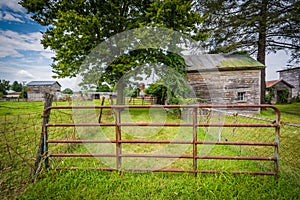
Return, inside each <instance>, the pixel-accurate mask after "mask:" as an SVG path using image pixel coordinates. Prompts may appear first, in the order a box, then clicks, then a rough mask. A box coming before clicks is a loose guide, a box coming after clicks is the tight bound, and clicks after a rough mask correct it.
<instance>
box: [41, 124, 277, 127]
mask: <svg viewBox="0 0 300 200" xmlns="http://www.w3.org/2000/svg"><path fill="white" fill-rule="evenodd" d="M116 125H117V126H136V127H139V126H150V127H153V126H155V127H163V126H169V127H193V126H197V127H277V126H278V125H276V124H195V125H193V124H177V123H175V124H172V123H166V124H156V123H120V124H115V123H92V124H46V125H45V126H47V127H83V126H100V127H101V126H116Z"/></svg>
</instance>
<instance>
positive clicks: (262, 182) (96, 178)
mask: <svg viewBox="0 0 300 200" xmlns="http://www.w3.org/2000/svg"><path fill="white" fill-rule="evenodd" d="M20 103H23V102H20ZM20 103H17V102H13V103H10V104H5V105H4V106H5V107H6V108H5V109H2V110H1V108H3V107H1V106H2V105H3V104H0V113H5V114H9V113H10V114H14V112H16V111H15V110H16V109H13V110H14V111H9V109H8V108H7V107H10V108H17V107H18V108H19V106H25V107H26V109H28V110H30V111H33V110H34V111H37V110H39V109H40V108H41V110H40V112H41V111H42V103H40V104H38V103H33V104H30V103H29V104H24V105H23V104H22V105H21V104H20ZM64 104H65V105H66V104H67V103H64ZM30 105H32V106H30ZM282 109H284V108H282ZM18 110H22V109H18ZM22 112H23V110H22ZM24 112H25V111H24ZM93 112H95V113H96V114H95V113H94V114H93V115H95V116H98V114H99V110H96V111H93ZM104 113H105V114H104V116H103V122H112V121H114V117H113V113H112V112H110V111H107V110H106V111H104ZM124 113H125V114H124V115H123V122H125V121H124V120H126V119H128V116H129V115H130V119H131V120H132V121H133V122H145V120H146V121H147V120H152V119H151V115H152V116H157V115H156V113H152V114H151V115H149V110H134V109H132V110H129V112H124ZM51 114H52V117H51V119H50V122H51V123H58V122H63V123H68V122H71V121H72V120H73V118H72V117H73V116H72V115H73V114H74V113H72V112H67V111H64V112H52V113H51ZM273 114H274V113H272V112H269V111H266V113H263V115H267V116H268V117H271V116H272V117H273ZM283 115H284V116H286V117H289V114H288V113H284V114H283ZM87 116H88V115H87ZM145 116H146V117H145ZM162 117H163V118H157V119H156V120H158V121H162V122H163V121H164V120H165V121H167V122H170V123H176V122H181V119H178V118H177V117H176V116H173V115H168V114H167V115H166V116H162ZM291 118H293V117H291ZM87 120H88V118H87ZM93 120H95V119H93ZM225 120H227V122H233V121H235V120H236V119H235V118H234V117H232V116H227V117H225ZM237 120H238V123H253V122H255V120H254V121H253V120H252V119H245V118H242V117H241V118H238V119H237ZM96 121H97V119H96ZM260 123H265V122H260ZM38 129H39V128H38ZM140 130H141V127H138V128H129V127H128V128H124V129H122V134H123V137H124V139H141V138H147V139H149V138H150V139H174V137H172V135H174V134H178V131H183V130H184V131H183V132H185V133H187V135H186V137H185V138H183V139H191V135H189V133H190V132H191V128H185V129H176V128H166V127H164V128H160V129H157V130H154V131H153V130H151V128H149V127H144V130H145V131H144V133H147V134H146V135H145V134H141V131H140ZM147 130H148V132H147ZM86 131H87V132H86V133H89V137H91V138H93V137H97V134H95V133H93V131H92V129H87V130H86ZM97 131H98V130H96V131H95V132H97ZM102 131H103V132H104V134H105V135H106V136H107V137H108V138H111V139H114V134H115V130H114V128H111V127H106V128H103V129H102ZM206 131H207V130H206V129H205V128H199V129H198V133H199V135H198V139H199V140H203V139H204V140H214V141H215V140H216V138H217V136H218V135H216V134H211V135H207V134H206ZM218 131H219V129H216V130H212V133H218ZM37 132H38V135H39V131H37ZM152 132H153V133H152ZM24 134H25V133H24ZM26 134H27V133H26ZM49 134H50V135H49V137H52V139H55V138H56V139H68V138H71V137H78V135H77V133H76V132H75V131H74V129H72V128H63V129H62V128H53V129H52V130H51V129H50V132H49ZM74 134H75V135H74ZM27 135H30V134H29V133H28V134H27ZM253 136H255V137H254V139H255V140H258V139H259V140H260V141H274V129H268V130H267V131H265V129H250V128H248V129H240V128H236V129H234V130H233V128H223V129H222V140H228V141H241V140H245V141H248V140H249V139H250V138H251V137H253ZM281 137H282V138H281V155H280V168H279V169H280V177H279V179H278V180H276V179H275V178H274V177H272V176H253V175H233V174H230V173H221V174H198V176H197V177H195V176H194V174H187V173H152V172H148V173H133V172H122V173H118V172H106V171H92V170H84V169H83V170H66V171H55V170H50V171H48V172H44V173H42V174H41V175H40V176H39V178H38V180H37V181H36V183H31V184H27V185H24V184H23V185H22V186H18V184H19V183H20V181H21V182H22V181H23V183H28V182H27V180H26V179H23V180H19V181H17V182H16V181H14V179H18V178H20V177H21V179H22V176H20V173H22V170H21V169H20V168H21V167H23V169H24V168H25V167H24V166H22V165H20V164H17V165H16V167H17V168H14V169H17V171H15V170H10V171H9V173H8V171H7V167H12V166H9V165H7V167H6V168H3V167H2V166H3V165H1V177H2V178H1V181H0V185H1V193H2V195H1V198H4V199H6V198H18V199H82V198H84V199H300V184H299V181H298V180H299V178H300V164H299V159H298V158H299V157H300V154H299V152H300V149H299V145H298V143H299V141H300V138H299V129H297V128H294V127H287V126H283V127H282V130H281ZM11 139H13V138H11ZM50 139H51V138H50ZM123 147H124V149H125V150H126V151H130V152H133V153H140V152H146V153H149V152H150V153H151V152H153V151H155V150H157V149H159V148H164V147H165V146H163V145H161V146H155V145H149V144H140V145H129V144H128V145H125V144H124V146H123ZM21 148H22V147H21ZM26 148H27V147H26ZM91 148H93V147H92V146H91V147H88V146H85V145H65V146H63V145H62V146H55V145H54V146H50V145H49V149H52V150H53V151H57V152H61V151H63V152H69V153H88V152H90V151H91ZM191 149H192V147H191V145H190V146H188V147H187V148H186V149H185V150H186V151H184V153H186V154H188V153H191ZM2 150H3V151H2ZM2 150H1V152H2V153H3V154H2V155H3V157H2V160H3V161H4V162H1V163H6V162H7V161H8V160H7V159H8V157H7V155H4V153H5V149H2ZM96 150H97V148H96V149H95V151H96ZM272 151H273V150H272V149H270V148H266V149H262V148H245V147H232V146H218V147H216V146H214V148H211V149H210V148H208V149H205V148H204V149H203V148H202V146H201V145H199V148H198V154H200V155H201V154H203V153H207V155H237V156H240V155H242V156H243V155H247V156H249V155H257V153H258V154H263V155H264V156H272V154H273V153H272ZM50 163H51V164H52V167H57V166H80V167H82V168H84V167H99V166H100V167H103V166H107V163H105V162H101V160H100V161H99V160H97V159H95V158H65V159H57V160H54V159H53V160H50ZM128 163H129V162H128ZM191 164H192V163H191V160H187V159H183V160H176V161H175V162H171V164H170V165H168V166H167V167H169V168H175V167H176V168H182V169H190V168H191V166H192V165H191ZM198 167H199V169H202V168H203V169H208V168H209V169H222V170H235V169H242V170H243V169H246V170H263V171H268V170H270V169H272V167H273V166H272V163H269V164H265V163H264V162H253V161H209V160H199V161H198ZM26 173H28V172H26ZM29 176H30V174H29ZM3 178H5V179H3ZM4 184H5V185H4ZM3 185H4V187H2V186H3ZM7 188H11V189H8V190H7ZM3 189H5V193H4V195H3V192H4V190H3ZM24 189H25V191H22V190H24ZM12 193H16V194H12ZM20 193H21V194H20Z"/></svg>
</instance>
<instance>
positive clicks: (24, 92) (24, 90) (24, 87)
mask: <svg viewBox="0 0 300 200" xmlns="http://www.w3.org/2000/svg"><path fill="white" fill-rule="evenodd" d="M20 97H21V98H25V99H27V97H28V95H27V87H26V86H23V88H22V93H21V95H20Z"/></svg>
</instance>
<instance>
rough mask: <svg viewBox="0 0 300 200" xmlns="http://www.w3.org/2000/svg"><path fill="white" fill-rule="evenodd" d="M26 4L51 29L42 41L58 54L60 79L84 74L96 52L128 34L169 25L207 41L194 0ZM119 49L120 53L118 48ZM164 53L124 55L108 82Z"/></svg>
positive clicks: (26, 1)
mask: <svg viewBox="0 0 300 200" xmlns="http://www.w3.org/2000/svg"><path fill="white" fill-rule="evenodd" d="M20 4H21V5H22V6H23V7H25V8H26V9H27V10H28V12H30V13H31V14H32V16H33V19H34V20H35V21H37V22H38V23H40V24H41V25H48V28H47V30H46V32H45V33H44V34H43V39H42V41H41V42H42V44H43V45H44V47H45V48H47V47H50V48H51V49H52V50H54V51H55V52H56V55H55V57H54V59H53V64H52V68H53V71H54V73H56V74H57V77H73V76H76V75H78V73H79V67H80V65H81V64H82V63H83V61H84V60H85V59H86V58H87V55H88V54H89V53H90V52H91V50H92V49H93V48H95V47H96V46H97V45H98V44H100V43H101V42H103V41H106V40H107V39H108V38H110V37H111V36H114V35H116V34H117V33H121V32H124V31H126V30H131V29H134V28H140V27H147V26H153V27H165V28H169V29H172V30H177V31H180V32H181V33H183V34H188V35H191V36H193V37H194V38H195V39H198V40H200V39H204V38H205V34H203V33H201V32H200V31H199V25H200V23H201V22H202V20H203V19H202V18H201V17H200V15H199V14H198V13H197V12H196V10H195V9H193V1H191V0H189V1H184V0H176V1H171V0H167V1H164V2H163V3H162V2H160V1H150V0H143V1H140V0H133V1H123V0H118V1H96V0H95V1H76V2H75V3H74V2H72V1H58V2H52V1H48V0H46V1H41V0H40V1H31V0H22V1H21V2H20ZM133 42H134V41H133ZM149 42H150V41H149ZM151 42H153V41H151ZM118 45H120V44H118ZM116 51H119V49H117V48H116ZM108 54H110V55H112V54H113V53H112V52H108ZM113 55H115V54H113ZM118 55H120V54H118ZM164 55H165V54H164V53H163V52H162V51H161V50H157V51H156V50H149V49H148V50H146V51H145V50H141V51H136V52H133V53H130V54H128V55H125V56H120V57H119V58H118V59H117V60H115V61H114V63H112V64H111V65H110V67H109V68H107V75H105V81H106V82H107V83H109V84H111V82H114V83H115V82H116V81H115V80H119V78H120V77H121V76H122V75H123V74H125V73H126V72H127V71H128V70H130V69H131V68H132V67H134V66H136V65H140V64H141V63H140V62H141V61H144V63H146V61H145V60H143V59H142V58H143V57H147V62H149V61H150V60H155V58H156V56H164ZM131 57H134V58H131ZM150 57H152V58H150ZM165 57H167V58H165V59H164V60H165V61H166V60H169V59H170V57H169V56H165ZM108 80H110V82H109V81H108Z"/></svg>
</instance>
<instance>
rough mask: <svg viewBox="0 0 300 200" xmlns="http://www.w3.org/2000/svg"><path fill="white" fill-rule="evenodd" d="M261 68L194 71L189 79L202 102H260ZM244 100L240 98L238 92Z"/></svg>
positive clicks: (188, 75)
mask: <svg viewBox="0 0 300 200" xmlns="http://www.w3.org/2000/svg"><path fill="white" fill-rule="evenodd" d="M260 77H261V75H260V70H236V71H213V72H193V73H190V72H189V73H188V74H187V79H188V81H189V83H190V85H191V86H192V87H193V89H194V91H195V94H196V96H197V98H200V99H201V101H202V103H213V104H238V103H248V104H260V90H261V87H260ZM239 92H240V93H244V100H238V93H239Z"/></svg>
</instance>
